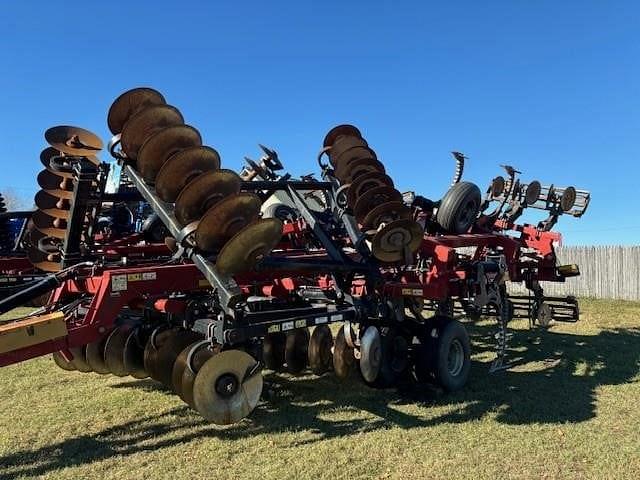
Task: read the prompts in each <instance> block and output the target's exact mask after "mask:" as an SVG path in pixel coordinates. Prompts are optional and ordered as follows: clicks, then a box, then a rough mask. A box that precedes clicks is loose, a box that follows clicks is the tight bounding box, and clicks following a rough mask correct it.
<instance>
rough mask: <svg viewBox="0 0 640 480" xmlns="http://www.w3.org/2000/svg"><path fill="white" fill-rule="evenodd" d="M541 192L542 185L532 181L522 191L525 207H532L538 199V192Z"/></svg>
mask: <svg viewBox="0 0 640 480" xmlns="http://www.w3.org/2000/svg"><path fill="white" fill-rule="evenodd" d="M541 191H542V185H541V184H540V182H539V181H537V180H534V181H533V182H531V183H530V184H529V185H527V188H526V190H525V191H524V201H525V204H526V205H533V204H534V203H536V202H537V201H538V198H540V192H541Z"/></svg>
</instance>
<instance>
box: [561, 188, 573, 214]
mask: <svg viewBox="0 0 640 480" xmlns="http://www.w3.org/2000/svg"><path fill="white" fill-rule="evenodd" d="M575 204H576V189H575V188H574V187H567V188H565V189H564V192H562V195H561V196H560V208H561V209H562V211H563V212H568V211H569V210H571V209H572V208H573V206H574V205H575Z"/></svg>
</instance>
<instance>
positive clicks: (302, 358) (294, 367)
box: [284, 328, 309, 374]
mask: <svg viewBox="0 0 640 480" xmlns="http://www.w3.org/2000/svg"><path fill="white" fill-rule="evenodd" d="M284 358H285V362H286V365H287V372H289V373H293V374H297V373H300V372H302V371H303V370H304V369H305V367H306V366H307V362H308V360H309V330H308V329H306V328H300V329H296V330H293V331H290V332H287V341H286V343H285V347H284Z"/></svg>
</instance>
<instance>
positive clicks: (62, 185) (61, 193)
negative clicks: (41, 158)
mask: <svg viewBox="0 0 640 480" xmlns="http://www.w3.org/2000/svg"><path fill="white" fill-rule="evenodd" d="M37 180H38V185H39V186H40V188H42V189H43V190H46V191H47V192H48V193H50V194H51V195H55V196H56V197H58V198H66V199H70V198H71V197H73V181H72V180H71V178H64V177H62V176H60V175H57V174H55V173H53V172H50V171H49V170H42V171H41V172H40V173H38V178H37Z"/></svg>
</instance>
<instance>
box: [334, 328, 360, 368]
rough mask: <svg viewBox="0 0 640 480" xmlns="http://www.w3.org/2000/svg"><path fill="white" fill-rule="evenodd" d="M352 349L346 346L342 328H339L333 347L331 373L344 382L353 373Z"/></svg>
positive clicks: (354, 361) (353, 358)
mask: <svg viewBox="0 0 640 480" xmlns="http://www.w3.org/2000/svg"><path fill="white" fill-rule="evenodd" d="M353 353H354V352H353V348H351V347H350V346H349V345H348V344H347V339H346V338H345V333H344V326H342V327H340V330H338V334H337V335H336V339H335V342H334V346H333V371H334V372H335V374H336V377H338V379H339V380H346V379H347V378H349V376H350V375H351V373H352V372H353V371H354V367H355V363H356V359H355V357H354V355H353Z"/></svg>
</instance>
